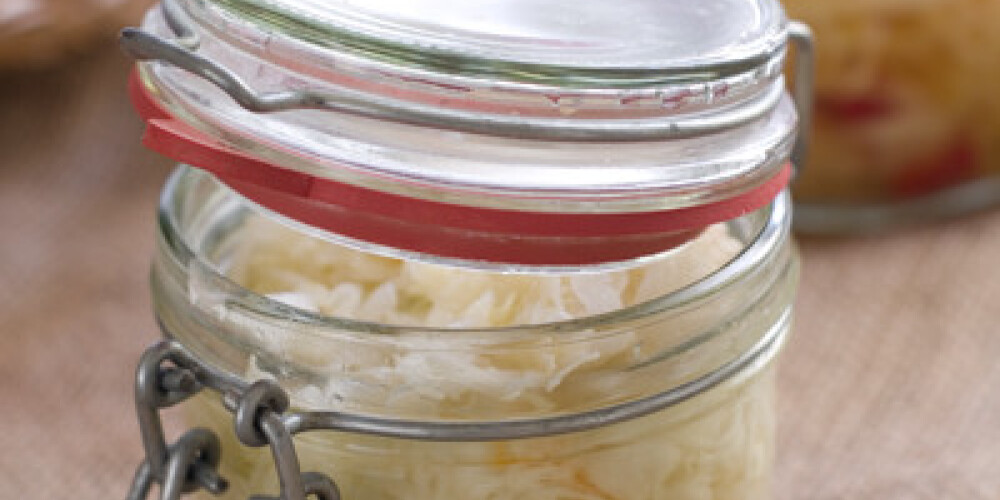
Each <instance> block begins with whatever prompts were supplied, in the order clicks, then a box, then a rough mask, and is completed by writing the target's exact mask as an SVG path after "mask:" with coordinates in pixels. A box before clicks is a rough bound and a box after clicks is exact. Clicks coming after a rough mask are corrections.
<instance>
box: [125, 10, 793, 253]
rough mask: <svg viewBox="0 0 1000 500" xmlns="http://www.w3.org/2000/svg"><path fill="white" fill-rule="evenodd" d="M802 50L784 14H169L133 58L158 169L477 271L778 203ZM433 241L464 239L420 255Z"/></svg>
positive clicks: (676, 231) (665, 233) (154, 23)
mask: <svg viewBox="0 0 1000 500" xmlns="http://www.w3.org/2000/svg"><path fill="white" fill-rule="evenodd" d="M794 31H795V23H790V22H788V21H787V19H786V18H785V16H784V14H783V11H782V9H781V7H780V5H779V4H778V2H777V0H701V1H690V0H618V1H615V2H606V1H598V0H577V1H570V0H546V1H528V0H502V1H501V0H482V1H476V2H454V3H451V2H445V1H444V0H421V1H416V0H413V1H403V0H372V1H365V2H361V1H350V0H162V2H161V6H160V7H159V8H155V9H153V10H152V11H151V12H150V15H149V16H147V18H146V20H145V22H144V23H143V27H142V29H139V30H126V31H125V32H124V34H123V44H124V46H125V48H126V49H127V50H128V51H129V52H130V53H132V54H133V55H135V56H137V57H138V58H139V59H140V60H143V61H145V62H144V63H143V64H142V65H140V70H139V73H138V75H139V78H138V79H137V80H136V81H137V85H136V86H135V88H136V89H138V90H136V91H135V92H134V93H133V95H134V96H135V100H136V103H137V106H138V108H139V109H140V112H142V114H143V115H144V116H145V118H146V119H147V120H148V121H149V123H150V128H149V130H148V133H147V138H146V143H147V145H149V146H150V147H152V148H153V149H156V150H158V151H160V152H161V153H164V154H166V155H168V156H171V157H173V158H175V159H178V160H180V161H182V162H187V163H190V164H193V165H195V166H198V167H201V168H204V169H206V170H209V171H211V172H213V173H215V174H216V175H218V176H220V178H222V179H223V181H225V182H227V183H228V184H229V185H230V186H231V187H234V188H236V189H237V191H239V192H240V193H242V194H244V195H245V196H247V197H249V198H251V199H252V200H254V201H257V202H259V203H261V204H262V205H264V206H266V207H268V208H271V209H273V210H274V211H276V212H278V213H281V214H282V215H285V216H288V217H290V218H293V219H296V220H299V221H304V222H306V223H308V224H310V225H314V226H317V227H320V228H322V229H324V230H328V231H331V232H344V231H345V229H344V228H345V227H346V226H351V229H350V231H352V232H353V233H354V234H353V235H352V236H354V237H356V238H358V239H361V240H366V241H375V240H384V239H386V238H385V235H386V234H389V233H393V238H390V239H392V242H390V243H389V244H392V245H395V244H397V243H399V242H400V241H403V240H405V241H404V242H403V243H399V245H400V246H401V247H404V248H410V249H418V250H420V251H431V250H433V251H434V252H437V251H451V252H453V253H456V254H458V253H462V254H463V255H461V256H460V257H466V256H471V258H475V257H476V256H478V255H479V254H480V253H481V250H482V249H483V248H485V247H486V246H488V245H492V244H494V243H495V242H496V241H498V240H502V241H505V242H511V243H510V248H509V249H508V250H504V257H502V258H503V259H507V258H508V257H507V256H508V255H514V254H519V253H521V248H520V247H521V246H523V245H526V244H527V243H525V240H524V238H525V237H526V236H527V237H528V238H535V237H538V238H542V239H543V240H544V241H542V240H538V241H536V242H535V243H537V245H536V246H538V247H539V248H541V247H543V246H544V247H545V248H546V250H545V251H544V252H542V251H541V250H539V253H545V254H546V255H547V257H545V259H544V260H545V262H543V263H548V262H549V261H550V260H552V259H556V260H559V259H562V257H559V256H560V255H563V253H564V252H563V251H562V250H563V248H562V245H563V244H564V243H565V240H566V239H567V238H578V237H582V238H589V239H590V240H589V243H587V245H589V246H590V247H593V248H597V247H600V248H601V250H599V251H598V250H594V255H595V257H594V258H590V257H587V258H582V257H581V258H579V259H577V260H578V261H581V262H582V261H588V262H589V261H592V260H599V259H604V258H605V257H606V254H609V253H614V254H615V255H616V256H615V257H614V258H616V259H622V258H629V257H630V256H634V255H638V254H640V252H649V251H655V250H658V249H662V248H663V247H665V246H669V245H671V244H674V243H676V241H679V240H680V239H683V238H685V237H687V236H689V235H690V234H693V233H694V232H697V231H698V230H699V229H701V228H704V227H705V226H707V225H709V224H712V223H715V222H721V221H725V220H729V219H731V218H734V217H738V216H739V215H742V214H744V213H747V212H749V211H753V210H756V209H759V208H761V207H762V206H764V205H765V204H767V203H769V202H770V201H771V200H772V199H773V198H774V196H776V195H777V193H778V192H779V191H780V190H781V189H782V188H783V187H784V185H785V183H786V182H787V180H788V177H789V168H788V164H789V160H790V157H791V155H792V151H793V148H794V147H795V146H796V141H797V140H798V138H797V135H796V133H797V113H796V111H797V109H796V106H795V105H794V104H793V101H792V99H790V98H789V96H788V94H787V92H786V90H785V82H784V78H783V64H784V58H785V53H786V46H787V45H788V43H789V41H790V40H793V39H794V37H795V33H794ZM799 110H801V106H800V107H799ZM372 216H377V217H379V218H380V220H379V221H377V222H378V223H376V222H372V221H369V223H367V224H365V225H362V224H360V223H359V222H358V221H359V220H362V219H363V218H365V217H372ZM335 219H336V220H335ZM435 225H442V226H443V227H444V229H443V230H444V231H447V232H449V234H458V233H462V235H461V237H460V238H459V237H457V236H456V238H455V239H454V241H453V240H451V239H447V238H443V237H442V238H439V241H442V242H447V244H445V243H442V244H441V245H440V246H434V248H433V249H431V250H429V248H430V247H429V246H428V245H426V244H425V243H426V241H425V240H428V238H427V237H426V234H427V232H426V228H430V227H431V226H435ZM376 226H378V227H381V228H382V229H380V230H378V231H373V230H372V229H371V228H372V227H376ZM404 227H405V228H407V229H414V228H417V227H419V228H422V229H420V230H419V231H417V232H415V233H414V234H412V235H410V236H407V237H405V238H404V237H402V236H399V235H400V234H402V233H404V232H406V231H404V229H403V228H404ZM469 231H472V232H475V233H476V234H478V235H480V236H476V238H479V239H480V240H481V241H482V242H484V243H476V244H470V247H469V248H470V249H469V250H468V251H467V252H466V251H462V252H458V251H456V250H453V249H454V248H455V247H456V244H457V243H456V241H457V240H458V239H468V238H469V236H468V234H469ZM609 238H610V239H609ZM636 238H639V240H642V241H643V242H644V243H643V244H641V245H636V244H635V242H636V241H639V240H637V239H636ZM477 241H478V240H477ZM380 242H381V243H385V242H384V241H380ZM623 245H632V246H633V247H635V249H634V250H633V251H631V252H630V253H629V255H625V254H624V253H622V252H621V251H619V250H618V249H619V248H621V247H622V246H623ZM417 247H419V248H417ZM609 249H615V251H614V252H610V250H609ZM606 250H607V251H606ZM580 251H581V252H582V250H580ZM588 251H589V250H588ZM633 254H634V255H633ZM489 258H493V257H489ZM498 258H501V257H498ZM609 258H610V257H609ZM537 260H539V261H541V260H543V259H541V258H539V259H537Z"/></svg>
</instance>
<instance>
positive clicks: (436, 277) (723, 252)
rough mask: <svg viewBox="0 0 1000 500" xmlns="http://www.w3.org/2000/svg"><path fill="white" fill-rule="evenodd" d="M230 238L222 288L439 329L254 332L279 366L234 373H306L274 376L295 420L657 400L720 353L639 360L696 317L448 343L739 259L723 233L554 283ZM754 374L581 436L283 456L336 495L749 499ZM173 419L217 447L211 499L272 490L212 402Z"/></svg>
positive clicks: (465, 415)
mask: <svg viewBox="0 0 1000 500" xmlns="http://www.w3.org/2000/svg"><path fill="white" fill-rule="evenodd" d="M234 238H235V241H236V242H237V244H236V245H235V247H236V248H238V250H237V251H236V252H235V253H234V256H233V258H232V262H231V268H230V275H231V277H232V278H233V279H235V280H236V281H237V282H239V283H240V284H242V285H243V286H245V287H247V288H249V289H250V290H253V291H255V292H257V293H260V294H265V295H267V296H269V297H271V298H272V299H275V300H277V301H280V302H283V303H285V304H287V305H290V306H292V307H295V308H298V309H302V310H306V311H311V312H315V313H319V314H322V315H327V316H334V317H342V318H351V319H356V320H363V321H369V322H377V323H382V324H392V325H408V326H420V327H434V328H439V329H442V330H440V331H439V332H437V333H435V332H434V331H433V330H418V331H415V332H413V333H410V334H400V335H399V336H398V337H394V338H392V339H390V340H391V341H387V342H382V343H378V342H376V343H373V344H371V343H366V342H358V343H356V344H355V343H352V342H341V343H338V344H336V345H334V344H331V340H330V339H329V338H326V337H323V336H321V335H319V336H317V335H312V334H310V333H308V332H307V331H306V330H307V329H306V328H305V327H303V331H302V332H287V331H274V330H268V329H267V328H260V329H257V330H256V331H257V333H256V335H258V336H262V337H266V338H264V339H258V340H261V341H262V342H263V343H264V345H265V346H266V349H264V350H265V351H267V352H272V353H278V357H279V358H280V359H281V363H277V364H276V363H275V362H274V361H273V360H269V359H268V356H267V355H266V354H264V353H262V354H261V355H260V356H258V357H257V358H256V359H254V360H252V362H251V363H250V364H249V366H248V368H247V373H246V374H245V375H246V376H247V378H249V379H257V378H279V379H282V377H283V376H284V375H285V374H284V373H283V372H282V370H283V368H282V366H284V367H287V366H294V367H295V368H294V369H295V370H300V371H306V372H309V373H310V375H309V376H308V377H303V378H302V380H303V381H301V383H294V384H293V383H286V380H284V379H282V383H283V385H284V386H286V388H288V389H289V391H290V392H291V396H292V398H293V404H294V405H296V406H297V407H299V408H305V409H336V410H342V411H357V412H362V413H364V412H368V413H373V412H377V413H379V414H382V415H385V416H389V417H393V418H417V419H446V420H447V419H478V420H504V419H509V418H516V417H525V416H529V417H530V416H552V415H559V414H567V413H573V412H577V411H581V410H584V409H593V408H596V407H601V406H607V405H608V404H613V403H615V402H621V401H625V400H629V399H632V398H634V397H635V396H636V395H637V394H640V395H641V394H649V393H655V392H657V391H659V392H662V390H665V389H666V388H669V387H670V386H672V385H676V384H679V383H682V382H684V381H686V380H690V379H692V378H694V377H696V376H698V375H701V374H704V373H706V372H707V371H710V370H711V369H712V368H714V367H716V366H717V365H718V363H720V362H721V361H722V360H724V359H728V358H731V357H732V356H733V354H734V352H733V350H734V349H737V347H735V346H730V345H729V344H725V343H724V345H723V347H720V348H718V349H713V350H712V354H711V355H708V354H705V353H698V354H696V355H691V356H688V357H683V356H677V357H676V359H671V360H668V361H665V362H658V363H657V362H656V357H657V356H659V355H661V354H662V353H663V352H664V350H665V349H667V348H668V347H670V346H673V345H674V344H676V343H677V342H678V341H680V340H682V339H683V338H684V337H683V336H684V335H690V332H689V330H690V328H691V326H692V325H695V324H699V323H698V322H699V321H702V320H704V318H703V317H702V316H703V315H706V314H707V315H709V316H713V315H714V316H715V318H713V319H714V320H715V321H717V320H718V318H719V317H720V314H721V313H720V312H719V311H717V310H716V311H707V312H705V311H702V313H703V315H702V316H699V315H698V314H692V315H687V316H686V315H684V314H679V315H677V316H676V317H675V318H672V320H671V321H670V322H660V323H656V324H635V325H629V326H628V327H627V328H620V329H617V330H614V331H608V332H600V331H589V330H588V331H585V332H579V334H577V335H575V336H573V335H569V336H557V335H555V334H547V335H537V334H531V335H523V332H518V331H517V330H516V329H515V330H510V332H511V333H510V335H511V338H510V339H509V340H505V339H499V340H496V341H494V342H488V341H484V342H483V343H482V344H481V345H480V344H477V343H476V342H469V343H461V342H459V344H460V345H458V346H457V345H456V343H455V342H456V340H457V339H459V337H456V336H455V335H457V334H458V333H460V332H461V330H459V331H458V333H457V332H455V331H451V332H449V331H448V329H474V328H498V327H510V326H517V325H535V324H542V323H548V322H553V321H560V320H566V319H571V318H579V317H583V316H590V315H596V314H602V313H607V312H612V311H616V310H619V309H621V308H623V307H628V306H630V305H634V304H638V303H642V302H645V301H647V300H650V299H652V298H655V297H658V296H661V295H663V294H665V293H668V292H670V291H672V290H676V289H679V288H682V287H684V286H687V285H689V284H692V283H694V282H695V281H697V280H699V279H701V278H704V277H705V276H707V275H709V274H711V273H712V272H713V271H715V270H717V269H718V268H720V267H721V266H723V265H725V264H726V263H728V262H729V261H730V260H731V259H732V258H734V257H735V256H736V255H737V254H738V253H739V252H740V250H741V248H742V247H741V245H740V244H739V242H738V241H737V240H736V239H735V238H733V237H731V236H730V235H729V234H728V232H727V228H726V227H725V226H723V225H719V226H715V227H712V228H709V229H708V230H706V232H705V233H703V234H702V235H701V236H700V237H698V238H696V239H695V240H693V241H691V242H690V243H688V244H686V245H684V246H682V247H680V248H678V249H676V250H674V251H672V252H670V253H669V254H668V255H666V256H664V257H663V258H660V259H656V260H654V261H651V262H649V263H647V264H644V265H642V266H639V267H636V268H631V269H625V270H621V271H608V272H601V273H592V274H582V273H580V274H577V273H574V274H565V275H543V274H517V273H497V272H485V271H477V270H469V269H458V268H454V267H446V266H441V265H434V264H427V263H421V262H415V261H402V260H398V259H392V258H388V257H380V256H376V255H371V254H366V253H362V252H359V251H355V250H352V249H348V248H345V247H342V246H338V245H335V244H333V243H330V242H326V241H323V240H320V239H316V238H312V237H310V236H307V235H304V234H303V233H300V232H297V231H295V230H293V229H290V228H287V227H284V226H282V225H280V224H278V223H276V222H274V221H272V220H270V219H264V218H252V219H250V220H249V221H247V223H246V224H245V225H244V227H243V228H242V229H241V230H239V231H238V232H237V233H236V234H235V236H234ZM717 307H724V305H723V304H719V305H718V306H717ZM674 328H676V330H677V333H676V335H675V334H672V332H671V330H672V329H674ZM747 328H749V327H747ZM466 331H468V332H469V333H468V335H470V336H475V335H478V333H477V332H476V331H474V330H466ZM491 332H492V333H491V335H493V336H496V335H498V334H502V333H503V332H504V330H496V331H491ZM498 332H499V333H498ZM480 333H481V332H480ZM462 335H465V334H464V333H462ZM730 343H732V342H730ZM766 361H767V360H764V361H762V362H761V363H759V364H758V366H756V367H755V368H753V369H750V370H748V371H746V372H745V373H743V374H741V375H740V376H738V377H735V378H733V379H731V380H729V381H727V382H726V383H724V384H722V385H720V386H718V387H716V388H714V389H712V390H710V391H708V392H705V393H703V394H700V395H698V396H697V397H695V398H693V399H691V400H688V401H686V402H684V403H682V404H679V405H676V406H674V407H671V408H669V409H667V410H664V411H661V412H658V413H656V414H654V415H650V416H646V417H642V418H638V419H634V420H630V421H626V422H622V423H619V424H614V425H610V426H606V427H602V428H598V429H595V430H591V431H587V432H580V433H574V434H567V435H558V436H549V437H542V438H532V439H524V440H514V441H504V442H472V443H445V442H421V441H407V440H397V439H390V438H382V437H373V436H363V435H353V434H342V433H335V432H330V431H326V432H311V433H307V434H303V435H300V436H297V437H296V448H297V451H298V453H299V455H300V458H301V462H302V466H303V470H314V471H320V472H324V473H326V474H328V475H329V476H330V477H332V478H333V479H334V480H335V481H336V482H337V484H338V485H339V487H340V488H341V491H342V494H343V498H345V500H352V499H357V500H381V499H385V500H390V499H392V500H401V499H406V500H431V499H435V500H441V499H459V498H461V499H464V500H505V499H511V500H514V499H517V500H535V499H537V500H555V499H593V500H654V499H671V500H701V499H705V500H737V499H739V500H758V499H766V498H769V497H770V476H771V470H770V469H771V464H772V461H773V456H772V455H773V439H774V421H773V418H774V416H773V411H774V406H773V386H774V381H773V373H772V370H771V369H770V368H769V367H768V364H767V362H766ZM647 365H648V366H647ZM189 412H190V416H191V418H192V419H193V420H194V421H195V422H196V423H197V424H198V425H204V426H208V427H211V428H213V429H214V430H215V431H216V432H217V433H218V434H219V435H220V436H222V438H223V441H224V443H223V445H224V452H223V457H224V458H223V461H222V462H223V464H222V472H223V474H224V475H225V476H226V477H228V478H229V479H230V480H231V482H232V483H233V486H232V489H231V491H230V492H229V493H228V494H227V496H226V498H245V497H246V496H247V495H249V494H261V493H269V494H276V493H277V492H278V486H277V478H276V477H275V474H274V471H273V469H274V465H273V461H272V458H271V456H270V454H269V452H268V451H267V449H266V448H265V449H249V448H245V447H242V446H241V445H240V444H239V443H238V442H237V441H236V440H235V437H234V435H233V432H232V430H231V422H232V417H231V415H230V414H228V413H227V412H226V411H225V410H224V409H223V408H222V407H221V405H220V404H219V402H218V397H217V396H214V397H209V396H201V397H199V399H198V403H197V404H192V405H189Z"/></svg>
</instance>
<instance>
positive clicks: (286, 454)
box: [127, 341, 340, 500]
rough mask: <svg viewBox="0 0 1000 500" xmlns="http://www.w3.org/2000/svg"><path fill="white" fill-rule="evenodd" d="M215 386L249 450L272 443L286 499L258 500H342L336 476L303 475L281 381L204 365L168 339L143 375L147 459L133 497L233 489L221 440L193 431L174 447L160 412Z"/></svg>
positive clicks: (152, 351)
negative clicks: (222, 467) (154, 491)
mask: <svg viewBox="0 0 1000 500" xmlns="http://www.w3.org/2000/svg"><path fill="white" fill-rule="evenodd" d="M205 387H209V388H211V389H214V390H216V391H218V392H221V393H222V394H223V395H224V396H223V402H224V405H225V406H226V408H227V409H228V410H229V411H231V412H233V414H234V415H235V423H236V435H237V437H238V438H239V440H240V442H242V443H243V444H244V445H246V446H252V447H259V446H270V448H271V453H272V455H273V456H274V463H275V468H276V469H277V472H278V480H279V483H280V485H281V494H280V496H279V497H276V498H272V497H266V496H253V497H251V500H304V499H305V498H306V496H307V495H315V496H316V497H317V499H318V500H340V492H339V490H338V489H337V486H336V485H335V484H334V483H333V481H331V480H330V479H329V478H328V477H326V476H324V475H322V474H319V473H315V472H309V473H305V474H302V473H301V472H300V467H299V460H298V456H297V455H296V453H295V447H294V444H293V443H292V436H291V432H290V431H289V430H288V428H287V427H286V426H285V423H284V421H283V420H282V418H281V414H282V413H283V412H285V411H286V410H287V409H288V396H287V395H286V394H285V392H284V391H283V390H282V389H281V388H280V387H278V385H277V384H275V383H274V382H271V381H268V380H260V381H257V382H255V383H253V384H250V385H247V384H245V383H243V382H242V381H240V380H238V379H235V378H233V377H230V376H227V375H226V374H225V373H222V372H219V371H216V370H213V369H212V368H210V367H208V366H206V365H204V364H202V363H200V362H199V361H198V360H197V359H196V358H194V356H192V355H191V354H190V353H188V352H187V351H186V350H185V349H184V348H183V347H181V345H180V344H178V343H176V342H173V341H163V342H160V343H158V344H156V345H154V346H152V347H150V348H149V349H148V350H147V351H146V352H145V354H143V356H142V359H141V360H140V361H139V368H138V370H137V371H136V384H135V403H136V415H137V417H138V419H139V430H140V432H141V434H142V443H143V447H144V448H145V450H146V458H145V460H143V461H142V463H141V464H140V465H139V467H138V469H137V470H136V474H135V478H134V480H133V481H132V487H131V489H130V490H129V493H128V496H127V500H144V499H146V498H148V497H149V492H150V489H151V488H152V485H153V484H154V483H155V484H158V485H159V486H160V500H177V499H179V498H180V497H181V495H183V494H184V493H192V492H195V491H198V490H202V489H204V490H206V491H208V492H210V493H212V494H213V495H219V494H222V493H224V492H225V491H226V489H227V488H228V482H227V481H226V480H225V478H223V477H221V476H220V475H219V473H218V470H217V468H218V465H219V462H220V459H221V449H220V446H219V438H218V436H216V435H215V433H214V432H212V431H210V430H208V429H202V428H196V429H192V430H190V431H188V432H186V433H185V434H184V435H183V436H181V437H180V439H178V440H177V441H176V442H175V443H174V444H172V445H167V442H166V439H165V438H164V434H163V424H162V421H161V420H160V414H159V410H161V409H164V408H169V407H171V406H174V405H177V404H179V403H181V402H183V401H185V400H187V399H188V398H190V397H191V396H194V395H195V394H197V393H199V392H201V390H202V389H203V388H205Z"/></svg>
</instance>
